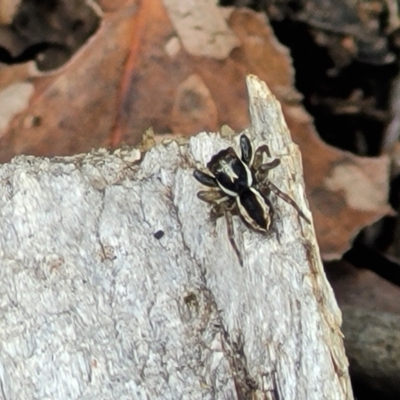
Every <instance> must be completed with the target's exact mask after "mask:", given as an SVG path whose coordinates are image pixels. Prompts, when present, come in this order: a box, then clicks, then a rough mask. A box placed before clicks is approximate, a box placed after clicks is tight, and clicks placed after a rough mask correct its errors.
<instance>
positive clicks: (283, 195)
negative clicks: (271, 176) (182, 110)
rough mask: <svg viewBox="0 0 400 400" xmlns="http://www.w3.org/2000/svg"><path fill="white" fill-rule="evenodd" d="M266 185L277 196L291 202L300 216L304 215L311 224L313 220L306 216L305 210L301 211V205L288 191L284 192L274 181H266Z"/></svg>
mask: <svg viewBox="0 0 400 400" xmlns="http://www.w3.org/2000/svg"><path fill="white" fill-rule="evenodd" d="M265 185H267V187H268V188H269V189H270V190H271V191H272V192H274V193H275V194H276V195H277V196H279V197H280V198H281V199H282V200H284V201H286V203H289V204H290V205H291V206H292V207H293V208H294V209H295V210H296V211H297V212H298V214H299V215H300V217H302V218H303V219H304V220H305V221H306V222H308V223H309V224H311V221H310V220H309V219H308V218H307V217H306V216H305V214H304V213H303V211H301V209H300V207H299V206H298V205H297V203H296V202H295V201H294V200H293V199H292V198H291V197H289V196H288V195H287V194H286V193H284V192H282V190H280V189H279V188H278V187H276V186H275V185H274V184H273V183H272V182H270V181H267V182H266V183H265Z"/></svg>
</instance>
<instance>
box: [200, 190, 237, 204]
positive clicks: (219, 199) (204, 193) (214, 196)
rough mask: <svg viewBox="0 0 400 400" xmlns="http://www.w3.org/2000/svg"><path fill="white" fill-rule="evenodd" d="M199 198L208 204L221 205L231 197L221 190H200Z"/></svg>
mask: <svg viewBox="0 0 400 400" xmlns="http://www.w3.org/2000/svg"><path fill="white" fill-rule="evenodd" d="M197 197H198V198H199V199H200V200H203V201H205V202H206V203H213V204H220V203H223V202H225V201H227V200H228V199H229V198H230V197H229V196H227V195H226V193H224V192H223V191H221V190H220V189H216V190H200V191H199V192H198V193H197Z"/></svg>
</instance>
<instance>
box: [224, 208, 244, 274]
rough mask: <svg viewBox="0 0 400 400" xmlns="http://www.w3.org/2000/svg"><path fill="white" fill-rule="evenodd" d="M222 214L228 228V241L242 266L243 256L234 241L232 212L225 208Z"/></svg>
mask: <svg viewBox="0 0 400 400" xmlns="http://www.w3.org/2000/svg"><path fill="white" fill-rule="evenodd" d="M224 214H225V218H226V228H227V230H228V239H229V242H230V243H231V246H232V248H233V250H234V251H235V253H236V255H237V258H238V260H239V264H240V266H241V267H243V258H242V255H241V254H240V251H239V249H238V247H237V245H236V242H235V233H234V230H233V220H232V214H231V212H230V210H228V209H226V210H225V212H224Z"/></svg>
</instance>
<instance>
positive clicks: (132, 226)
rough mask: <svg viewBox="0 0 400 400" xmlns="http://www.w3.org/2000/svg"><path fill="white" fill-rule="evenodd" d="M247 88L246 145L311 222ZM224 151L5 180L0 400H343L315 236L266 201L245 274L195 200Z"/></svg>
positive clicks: (282, 128) (202, 137) (186, 148)
mask: <svg viewBox="0 0 400 400" xmlns="http://www.w3.org/2000/svg"><path fill="white" fill-rule="evenodd" d="M247 83H248V89H249V98H250V113H251V120H252V126H251V127H250V128H249V130H248V131H247V134H248V135H249V136H250V137H251V140H252V141H253V142H254V143H255V144H256V145H257V144H259V143H261V141H264V140H265V141H267V143H268V144H269V146H270V148H271V150H272V153H273V155H274V156H278V157H280V158H281V160H282V163H281V165H280V166H279V167H277V168H276V169H274V170H273V171H271V180H272V181H273V182H274V183H275V184H276V185H277V186H278V187H280V188H281V189H282V190H283V191H285V192H286V193H288V194H289V195H290V196H291V197H292V198H294V199H295V200H296V202H297V203H298V204H299V205H300V207H301V208H302V210H304V212H305V213H306V215H308V216H309V215H310V213H309V211H308V208H307V202H306V200H305V197H304V186H303V178H302V167H301V161H300V154H299V151H298V148H297V146H296V145H294V144H293V143H292V142H291V139H290V134H289V132H288V130H287V127H286V124H285V122H284V120H283V117H282V114H281V111H280V106H279V104H278V103H277V101H276V100H275V98H274V97H273V96H272V95H271V93H270V92H269V90H268V88H267V87H266V86H265V84H263V83H261V82H260V81H259V80H258V79H257V78H255V77H249V78H248V81H247ZM234 143H236V146H237V137H233V136H225V137H222V136H221V135H220V134H206V133H202V134H199V135H197V136H195V137H192V138H191V139H190V140H189V142H188V143H186V144H178V143H177V142H175V141H169V142H168V143H162V144H158V145H156V146H155V147H153V148H151V149H150V150H148V151H147V152H146V154H145V155H144V157H143V159H142V160H141V161H140V162H138V161H137V160H138V155H139V154H138V150H134V149H133V150H121V151H118V152H116V153H114V154H108V153H107V152H106V151H97V152H93V153H92V154H88V155H81V156H75V157H70V158H59V159H52V160H49V159H42V158H34V157H27V156H23V157H18V158H15V159H14V160H13V161H12V162H11V163H9V164H7V165H3V166H2V167H1V168H0V179H1V182H2V185H1V196H0V210H1V212H0V218H1V224H0V229H1V234H0V262H1V265H0V274H1V281H0V282H1V283H0V305H1V313H2V318H1V320H0V334H1V342H0V343H1V353H0V356H1V358H0V386H1V393H2V396H3V399H33V398H37V399H52V400H54V399H62V400H65V399H78V398H79V399H111V398H118V399H119V400H122V399H147V398H151V399H174V400H175V399H250V398H251V399H274V400H278V399H280V400H290V399H293V400H302V399H304V400H313V399H315V400H320V399H329V400H335V399H340V400H342V399H352V392H351V387H350V383H349V376H348V365H347V359H346V356H345V354H344V348H343V343H342V337H341V332H340V324H341V315H340V311H339V309H338V307H337V305H336V302H335V299H334V296H333V294H332V291H331V288H330V286H329V284H328V283H327V280H326V278H325V274H324V271H323V269H322V266H321V261H320V257H319V251H318V247H317V244H316V241H315V236H314V229H313V226H311V225H309V224H307V223H306V222H305V221H304V220H303V219H301V218H299V216H298V215H297V213H296V211H295V210H294V209H293V207H291V206H290V205H289V204H287V203H285V202H283V201H282V200H281V199H279V198H276V197H274V196H273V195H272V196H271V201H272V203H273V205H274V207H276V214H277V221H276V223H275V232H273V233H271V235H270V236H267V237H265V236H263V235H261V234H258V233H256V232H253V231H251V230H250V229H249V228H247V227H246V226H245V225H244V224H243V222H242V221H241V220H240V219H239V217H234V228H235V237H236V241H237V243H238V246H239V248H240V251H241V253H242V255H243V258H244V266H243V267H241V266H240V265H239V263H238V259H237V257H236V255H235V253H234V251H233V250H232V248H231V245H230V243H229V241H228V237H227V232H226V222H225V220H224V219H223V218H221V219H218V220H217V221H216V222H214V221H211V220H210V216H209V206H208V205H207V204H206V203H204V202H201V201H200V200H199V199H198V198H197V197H196V194H197V192H198V190H200V189H201V185H200V184H199V183H198V182H197V181H195V180H194V179H193V177H192V173H193V168H194V167H195V166H196V165H197V166H198V165H204V164H205V163H206V162H207V161H208V160H209V159H210V157H211V156H212V155H213V154H215V153H216V152H217V151H218V150H219V149H221V148H224V147H227V146H230V145H233V144H234ZM202 189H204V187H203V188H202ZM158 231H163V232H164V236H163V237H161V238H160V237H159V236H158V239H157V238H156V237H155V236H154V234H155V233H156V232H158Z"/></svg>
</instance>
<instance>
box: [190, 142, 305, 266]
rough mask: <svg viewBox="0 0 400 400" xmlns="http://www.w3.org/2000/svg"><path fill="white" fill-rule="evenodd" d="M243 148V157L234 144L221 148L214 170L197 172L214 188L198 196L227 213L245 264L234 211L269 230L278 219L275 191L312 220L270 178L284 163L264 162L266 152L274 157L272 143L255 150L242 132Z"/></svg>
mask: <svg viewBox="0 0 400 400" xmlns="http://www.w3.org/2000/svg"><path fill="white" fill-rule="evenodd" d="M240 149H241V157H239V156H238V154H236V152H235V150H234V149H233V148H232V147H228V148H227V149H224V150H221V151H220V152H219V153H217V154H215V155H214V156H213V157H212V158H211V160H210V161H209V162H208V164H207V168H208V170H209V171H210V173H211V174H208V173H205V172H203V171H200V170H199V169H196V170H195V171H194V173H193V175H194V177H195V178H196V179H197V180H198V181H199V182H200V183H202V184H203V185H205V186H209V187H212V188H214V189H213V190H202V191H200V192H198V194H197V196H198V197H199V199H201V200H203V201H206V202H208V203H211V204H213V209H212V215H213V217H214V218H219V217H221V216H225V218H226V221H227V229H228V237H229V241H230V242H231V245H232V247H233V249H234V250H235V253H236V254H237V256H238V258H239V262H240V264H241V265H243V260H242V256H241V254H240V252H239V249H238V247H237V245H236V243H235V239H234V232H233V222H232V214H239V215H240V216H241V217H242V219H243V220H244V222H245V223H246V224H247V225H248V226H250V227H251V228H252V229H254V230H255V231H257V232H260V233H264V234H266V233H269V232H270V231H271V228H272V223H273V220H274V208H273V207H272V204H271V201H270V200H269V195H270V193H271V192H273V193H274V194H275V195H277V196H279V197H280V198H281V199H282V200H284V201H286V202H287V203H289V204H291V205H292V206H293V207H294V208H295V209H296V211H297V212H298V214H299V215H300V216H301V217H302V218H303V219H304V220H305V221H307V222H308V223H310V220H309V219H308V218H307V217H306V216H305V215H304V213H303V212H302V211H301V209H300V207H299V206H298V205H297V204H296V203H295V201H294V200H293V199H291V198H290V197H289V196H288V195H287V194H286V193H283V192H282V191H281V190H280V189H279V188H278V187H276V186H275V185H274V184H273V183H272V182H271V181H270V180H269V179H268V172H269V170H271V169H273V168H275V167H277V166H278V165H279V164H280V159H278V158H275V159H273V160H272V161H270V162H268V163H265V164H263V158H264V154H267V156H268V157H271V154H270V152H269V148H268V146H267V145H262V146H260V147H259V148H257V150H256V151H254V150H253V147H252V145H251V142H250V140H249V138H248V137H247V136H246V135H242V136H241V137H240Z"/></svg>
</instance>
